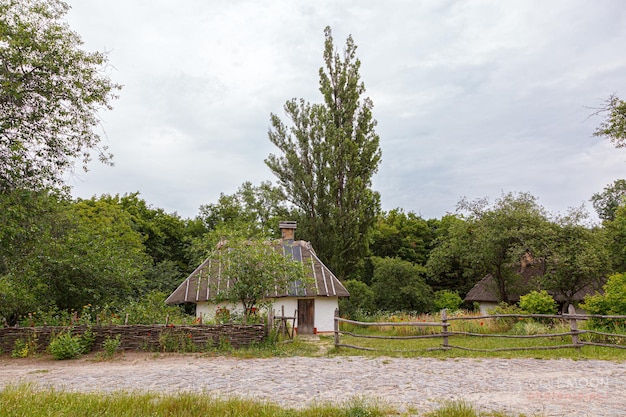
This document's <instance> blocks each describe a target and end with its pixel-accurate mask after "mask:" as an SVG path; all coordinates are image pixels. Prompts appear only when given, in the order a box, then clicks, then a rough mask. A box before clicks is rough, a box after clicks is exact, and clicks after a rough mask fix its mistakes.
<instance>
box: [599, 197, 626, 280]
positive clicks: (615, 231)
mask: <svg viewBox="0 0 626 417" xmlns="http://www.w3.org/2000/svg"><path fill="white" fill-rule="evenodd" d="M603 225H604V231H605V232H606V237H607V241H608V243H607V248H608V250H609V251H610V257H611V259H610V267H611V268H612V271H613V272H625V271H626V206H620V207H618V208H617V210H616V211H615V217H614V218H613V220H611V221H605V222H604V223H603Z"/></svg>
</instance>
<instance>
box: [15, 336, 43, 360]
mask: <svg viewBox="0 0 626 417" xmlns="http://www.w3.org/2000/svg"><path fill="white" fill-rule="evenodd" d="M35 353H37V335H36V334H34V333H33V334H31V335H30V336H28V337H27V338H26V339H24V338H20V339H17V340H16V341H15V344H14V345H13V350H12V351H11V357H13V358H26V357H28V356H32V355H34V354H35Z"/></svg>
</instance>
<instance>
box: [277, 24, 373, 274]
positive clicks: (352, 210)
mask: <svg viewBox="0 0 626 417" xmlns="http://www.w3.org/2000/svg"><path fill="white" fill-rule="evenodd" d="M324 34H325V38H326V40H325V49H324V63H325V66H324V67H322V68H320V70H319V76H320V92H321V93H322V96H323V98H324V102H323V104H310V103H308V102H305V101H304V100H296V99H293V100H290V101H288V102H287V103H286V104H285V106H284V110H285V113H286V116H287V118H288V119H289V120H290V122H291V125H290V126H288V125H286V124H284V123H283V122H282V121H281V120H280V118H279V117H278V116H277V115H275V114H272V115H271V128H270V131H269V139H270V141H271V142H272V143H273V144H274V145H276V147H277V148H278V149H279V151H280V152H281V154H282V155H274V154H270V155H269V157H268V158H267V159H266V160H265V163H266V164H267V166H268V167H269V168H270V169H271V170H272V172H273V173H274V174H275V175H276V177H277V178H278V180H279V184H280V185H281V186H282V187H283V188H284V190H285V193H286V195H287V197H288V199H289V200H290V201H291V203H293V204H294V205H295V206H296V207H297V208H298V209H299V210H300V211H301V212H302V216H301V218H300V219H298V220H299V229H300V230H301V233H302V235H303V236H305V237H306V238H307V239H308V240H310V241H311V243H312V244H313V246H314V247H315V249H316V250H317V251H318V254H319V256H320V258H321V259H322V260H323V261H324V263H326V264H327V265H328V266H329V267H330V268H331V270H333V271H334V272H335V274H337V276H338V277H340V278H347V277H352V276H355V275H356V273H357V271H358V269H359V268H360V267H361V265H362V262H363V259H364V258H365V256H366V255H367V253H368V242H369V238H370V234H371V230H372V227H373V226H374V223H375V221H376V216H377V215H378V213H379V211H380V195H379V194H378V193H377V192H375V191H373V190H372V188H371V183H372V176H373V175H374V174H375V173H376V172H377V170H378V165H379V163H380V158H381V151H380V147H379V137H378V135H377V134H376V132H375V130H374V128H375V126H376V121H375V120H374V119H373V117H372V108H373V104H372V102H371V100H370V99H369V98H362V96H363V94H364V93H365V85H364V84H363V82H362V81H361V80H360V74H359V68H360V66H361V62H360V60H359V59H358V58H357V57H356V49H357V47H356V45H355V44H354V41H353V40H352V37H351V36H349V37H348V39H347V41H346V46H345V48H344V53H343V56H341V55H340V54H339V53H338V52H337V51H336V50H335V47H334V44H333V37H332V33H331V29H330V28H329V27H327V28H326V29H325V31H324Z"/></svg>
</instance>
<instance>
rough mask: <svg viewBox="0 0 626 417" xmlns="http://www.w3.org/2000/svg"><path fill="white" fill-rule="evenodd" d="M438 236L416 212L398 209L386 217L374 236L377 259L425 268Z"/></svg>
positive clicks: (382, 218) (375, 228)
mask: <svg viewBox="0 0 626 417" xmlns="http://www.w3.org/2000/svg"><path fill="white" fill-rule="evenodd" d="M434 238H435V232H434V230H433V229H432V228H431V227H430V225H429V224H428V222H427V221H426V220H424V219H422V218H421V217H420V216H418V215H417V214H415V213H413V212H409V213H405V212H404V211H403V210H402V209H400V208H397V209H393V210H390V211H388V212H386V213H382V214H381V215H380V216H379V217H378V221H377V222H376V225H375V226H374V229H373V232H372V243H371V244H370V251H371V253H372V255H373V256H379V257H391V258H393V257H398V258H400V259H404V260H405V261H409V262H412V263H415V264H420V265H424V264H425V263H426V261H427V259H428V255H429V253H430V250H431V248H432V243H433V239H434Z"/></svg>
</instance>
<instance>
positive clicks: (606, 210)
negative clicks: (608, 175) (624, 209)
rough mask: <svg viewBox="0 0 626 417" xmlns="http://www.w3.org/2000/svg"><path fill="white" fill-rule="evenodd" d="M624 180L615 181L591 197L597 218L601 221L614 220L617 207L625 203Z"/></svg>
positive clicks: (625, 183) (625, 181)
mask: <svg viewBox="0 0 626 417" xmlns="http://www.w3.org/2000/svg"><path fill="white" fill-rule="evenodd" d="M625 199H626V180H623V179H619V180H615V181H614V182H613V184H611V185H607V186H606V187H604V191H602V192H601V193H595V194H594V195H593V196H591V203H592V205H593V208H594V209H595V210H596V213H597V214H598V217H600V219H602V220H608V221H611V220H614V219H615V212H616V211H617V209H618V207H620V206H623V205H624V203H626V200H625Z"/></svg>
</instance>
